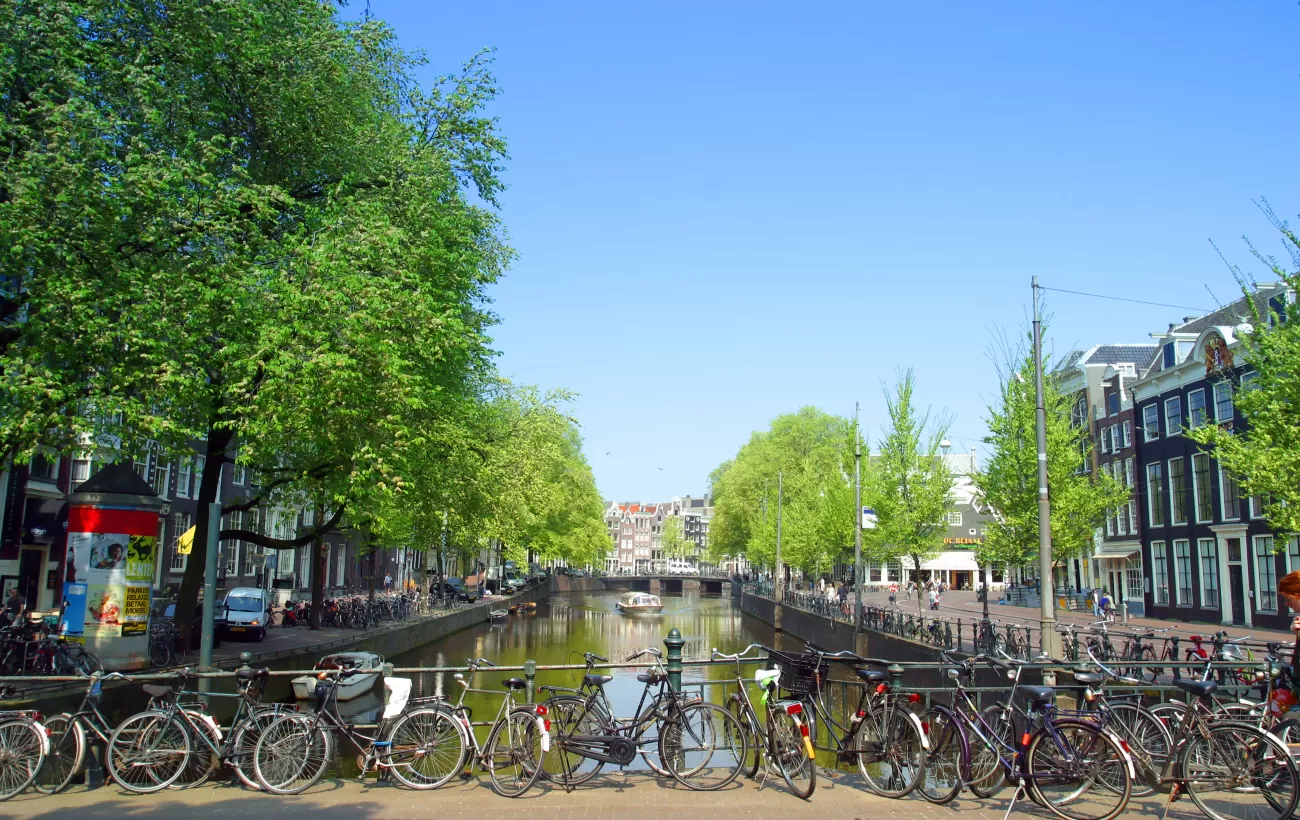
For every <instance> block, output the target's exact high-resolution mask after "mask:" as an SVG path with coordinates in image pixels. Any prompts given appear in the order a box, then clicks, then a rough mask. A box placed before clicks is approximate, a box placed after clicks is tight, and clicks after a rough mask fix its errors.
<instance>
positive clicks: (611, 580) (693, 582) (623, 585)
mask: <svg viewBox="0 0 1300 820" xmlns="http://www.w3.org/2000/svg"><path fill="white" fill-rule="evenodd" d="M552 589H554V590H555V591H556V592H568V591H570V590H580V589H585V590H596V589H626V590H630V591H634V592H653V593H655V594H659V593H661V592H662V593H669V594H671V593H680V592H701V593H705V594H713V595H723V594H727V593H730V592H731V579H729V578H712V577H707V576H706V577H700V576H698V575H606V576H601V577H599V578H569V577H567V576H563V575H557V576H554V577H553V578H552Z"/></svg>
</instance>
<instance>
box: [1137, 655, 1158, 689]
mask: <svg viewBox="0 0 1300 820" xmlns="http://www.w3.org/2000/svg"><path fill="white" fill-rule="evenodd" d="M1140 662H1141V664H1142V666H1141V667H1140V670H1139V671H1140V672H1141V675H1140V676H1138V677H1141V678H1142V680H1144V681H1146V682H1147V683H1155V682H1156V679H1157V678H1159V677H1160V673H1161V672H1162V671H1163V670H1162V669H1161V668H1160V667H1159V666H1157V665H1156V664H1157V663H1158V661H1157V660H1156V650H1155V647H1151V646H1144V647H1142V657H1141V658H1140Z"/></svg>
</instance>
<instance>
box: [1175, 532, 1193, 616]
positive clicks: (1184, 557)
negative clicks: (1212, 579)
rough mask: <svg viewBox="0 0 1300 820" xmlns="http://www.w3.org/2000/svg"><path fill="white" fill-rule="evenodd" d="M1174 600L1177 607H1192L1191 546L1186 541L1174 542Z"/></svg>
mask: <svg viewBox="0 0 1300 820" xmlns="http://www.w3.org/2000/svg"><path fill="white" fill-rule="evenodd" d="M1174 580H1175V581H1176V582H1177V587H1176V589H1175V593H1176V594H1177V598H1176V599H1175V600H1176V601H1177V603H1178V605H1179V606H1191V605H1192V545H1191V544H1190V543H1189V542H1188V541H1187V540H1186V539H1180V540H1178V541H1175V542H1174Z"/></svg>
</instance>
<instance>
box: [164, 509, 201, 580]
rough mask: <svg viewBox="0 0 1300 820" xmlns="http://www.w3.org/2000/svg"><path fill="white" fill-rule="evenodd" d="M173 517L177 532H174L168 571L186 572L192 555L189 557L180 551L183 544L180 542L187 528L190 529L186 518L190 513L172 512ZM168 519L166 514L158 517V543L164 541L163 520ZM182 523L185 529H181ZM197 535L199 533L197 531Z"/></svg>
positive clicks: (174, 527) (173, 525) (173, 526)
mask: <svg viewBox="0 0 1300 820" xmlns="http://www.w3.org/2000/svg"><path fill="white" fill-rule="evenodd" d="M183 515H184V518H182V516H183ZM171 518H172V528H173V529H175V530H176V532H174V533H172V555H171V562H170V564H169V566H168V568H167V571H168V572H184V571H185V568H186V567H187V566H189V563H190V557H189V556H188V555H181V552H180V546H181V545H180V543H179V542H180V539H181V536H182V535H183V534H184V533H185V530H188V529H189V528H190V525H189V523H187V522H186V520H185V519H187V518H189V516H188V515H185V514H184V513H172V516H171ZM166 520H167V516H165V515H164V516H159V518H158V524H159V527H158V534H159V542H158V543H160V544H161V543H163V542H162V540H161V538H162V524H163V522H165V521H166ZM182 524H184V525H185V529H181V525H182ZM196 535H197V533H196Z"/></svg>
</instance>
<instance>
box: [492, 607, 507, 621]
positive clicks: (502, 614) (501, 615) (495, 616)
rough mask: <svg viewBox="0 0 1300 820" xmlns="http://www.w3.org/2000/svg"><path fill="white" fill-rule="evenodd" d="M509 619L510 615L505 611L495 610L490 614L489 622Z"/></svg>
mask: <svg viewBox="0 0 1300 820" xmlns="http://www.w3.org/2000/svg"><path fill="white" fill-rule="evenodd" d="M509 617H510V613H509V612H508V611H506V610H504V609H494V610H492V611H491V612H489V613H488V620H490V621H504V620H505V619H506V618H509Z"/></svg>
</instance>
